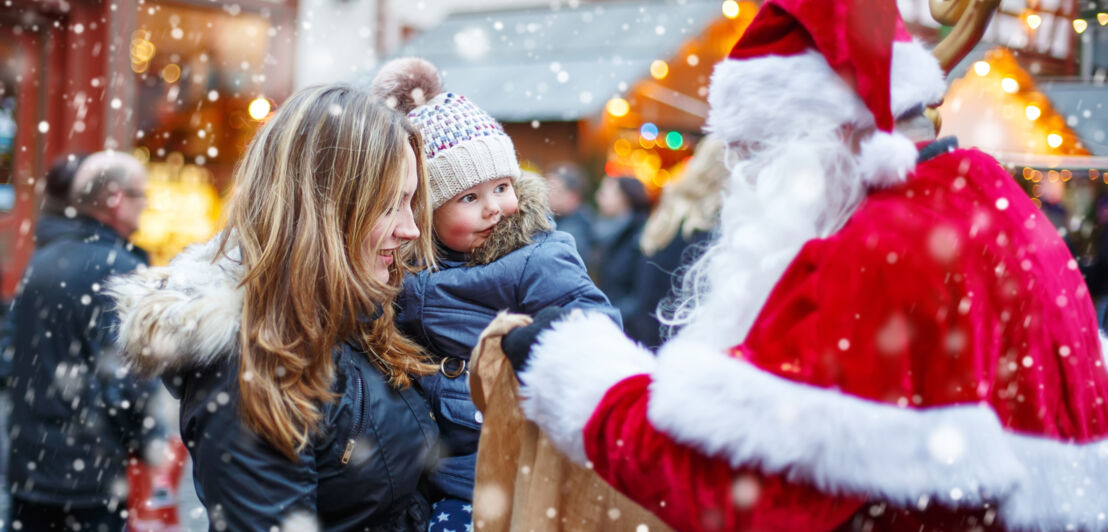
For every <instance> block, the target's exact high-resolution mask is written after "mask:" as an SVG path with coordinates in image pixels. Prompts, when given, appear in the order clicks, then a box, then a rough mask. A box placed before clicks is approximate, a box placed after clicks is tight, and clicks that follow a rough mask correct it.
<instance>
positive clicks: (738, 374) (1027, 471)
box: [521, 150, 1108, 531]
mask: <svg viewBox="0 0 1108 532" xmlns="http://www.w3.org/2000/svg"><path fill="white" fill-rule="evenodd" d="M581 338H589V341H588V343H587V344H583V343H582V342H580V341H579V340H580V339H581ZM585 345H588V346H589V347H590V348H589V349H585ZM592 347H595V349H592ZM521 380H522V381H523V382H524V388H523V393H524V395H525V401H524V405H523V406H524V410H525V412H526V413H527V415H528V416H529V417H530V418H531V419H533V420H535V421H536V422H537V423H538V424H539V425H540V426H541V427H542V428H543V429H544V430H546V431H547V432H548V433H549V434H551V435H552V439H554V440H555V441H556V442H557V443H558V444H559V445H560V446H561V447H562V448H563V449H565V450H566V451H567V452H569V453H570V455H571V456H573V457H575V458H576V459H578V460H587V461H589V462H590V463H591V464H592V466H593V467H594V468H595V469H596V471H597V473H599V474H600V475H601V476H602V477H603V478H605V479H606V480H607V481H608V482H609V483H611V484H612V485H613V486H615V487H616V488H617V489H619V490H621V491H622V492H624V493H626V494H627V495H629V496H630V497H631V498H632V499H634V500H636V501H637V502H639V503H640V504H642V505H643V506H644V507H646V508H647V509H649V510H651V511H653V512H655V513H656V514H657V515H659V516H660V517H662V519H664V520H665V521H666V522H668V523H669V524H671V525H672V526H673V527H674V528H676V529H678V530H834V529H840V528H841V529H862V528H864V527H872V529H874V530H910V531H918V530H921V529H935V530H951V529H955V530H957V529H968V528H973V527H975V526H980V527H984V528H986V529H988V528H997V529H1011V530H1067V529H1074V530H1108V519H1106V516H1105V512H1108V444H1106V443H1102V442H1101V440H1102V439H1103V438H1104V437H1105V436H1108V406H1106V405H1105V404H1104V399H1105V398H1106V397H1108V372H1106V371H1105V367H1104V359H1103V357H1102V354H1101V345H1100V339H1099V337H1098V333H1097V329H1096V319H1095V312H1094V310H1093V306H1092V303H1091V301H1090V298H1089V295H1088V292H1087V289H1086V287H1085V283H1084V281H1083V279H1082V278H1081V276H1080V274H1079V272H1078V270H1077V264H1076V262H1075V261H1074V260H1073V258H1072V256H1071V255H1070V253H1069V251H1068V250H1067V248H1066V247H1065V245H1064V243H1063V242H1062V240H1061V239H1060V238H1059V236H1058V234H1057V232H1056V231H1055V229H1054V228H1053V227H1052V225H1051V224H1050V222H1049V221H1048V220H1047V219H1046V217H1045V216H1044V215H1043V214H1042V213H1041V212H1039V211H1038V209H1036V208H1035V207H1034V206H1033V205H1032V204H1031V203H1030V202H1029V201H1028V200H1027V198H1026V195H1025V194H1024V193H1023V191H1022V190H1020V188H1019V187H1018V186H1017V185H1016V184H1015V183H1014V182H1013V180H1012V178H1011V177H1010V176H1009V175H1008V173H1007V172H1006V171H1004V170H1003V169H1002V168H1001V167H1000V166H999V165H998V164H997V163H996V161H995V160H993V159H992V158H990V157H988V156H986V155H984V154H982V153H980V152H977V151H974V150H957V151H954V152H952V153H948V154H945V155H941V156H939V157H936V158H934V159H931V160H929V161H927V162H925V163H921V164H920V165H918V166H917V168H916V170H915V172H914V174H913V175H912V176H911V177H910V178H909V179H908V181H907V182H906V183H904V184H902V185H900V186H897V187H895V188H892V189H887V190H882V191H875V192H872V193H871V194H870V195H869V196H868V197H867V198H866V199H865V200H864V201H863V203H862V204H861V205H860V206H859V207H858V209H857V210H856V211H855V213H854V215H853V216H852V217H851V219H850V220H849V221H848V222H847V224H846V225H845V226H844V227H843V228H842V229H841V230H840V231H838V232H837V233H835V234H834V235H832V236H830V237H828V238H825V239H818V240H812V241H809V242H808V243H807V244H806V245H805V246H804V247H803V248H802V249H801V250H800V252H799V253H798V254H797V256H796V257H795V259H794V260H793V261H792V263H791V264H790V266H789V267H788V268H787V270H786V271H785V273H784V275H783V276H782V277H781V279H780V280H779V282H778V283H777V285H776V286H775V287H774V289H773V291H772V292H771V294H770V296H769V298H768V300H767V301H766V303H765V305H764V306H763V307H762V309H761V312H760V314H759V316H758V318H757V319H756V321H755V323H754V324H753V326H752V328H751V330H750V332H749V334H748V335H747V338H746V340H745V341H744V342H743V343H742V344H741V345H738V346H735V347H734V348H733V349H731V350H730V352H726V353H721V352H720V350H718V349H715V348H712V347H710V346H707V345H704V344H700V343H698V342H697V340H696V339H695V338H686V337H683V336H679V337H678V338H676V339H674V340H673V341H671V342H669V343H668V344H667V345H665V346H663V348H662V350H661V351H660V353H659V356H658V357H657V359H654V358H652V357H651V356H650V355H649V354H647V353H646V352H644V351H643V350H641V349H639V348H638V347H636V346H633V345H631V344H630V343H629V342H628V341H626V340H625V339H623V338H622V337H621V335H620V334H619V331H618V330H616V328H615V327H614V326H612V325H610V324H608V323H605V322H604V320H601V319H598V318H597V317H595V316H587V317H586V316H578V317H575V318H572V319H570V320H568V321H566V322H563V323H561V324H558V325H557V326H556V327H555V328H554V329H553V330H552V331H549V332H547V333H544V334H543V335H542V336H541V337H540V343H539V344H538V345H537V346H536V349H535V352H534V356H533V358H532V360H531V362H530V366H529V367H528V369H527V371H525V372H524V373H523V374H522V375H521ZM586 420H587V423H586Z"/></svg>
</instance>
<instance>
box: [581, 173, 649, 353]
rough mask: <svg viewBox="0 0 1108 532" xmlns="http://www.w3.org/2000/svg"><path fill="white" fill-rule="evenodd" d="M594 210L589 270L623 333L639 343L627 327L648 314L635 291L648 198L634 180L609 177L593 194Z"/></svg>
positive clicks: (640, 260) (637, 333)
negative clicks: (615, 312)
mask: <svg viewBox="0 0 1108 532" xmlns="http://www.w3.org/2000/svg"><path fill="white" fill-rule="evenodd" d="M596 207H597V213H598V214H599V217H598V219H597V220H596V224H595V232H594V233H593V235H594V238H595V241H594V244H593V249H592V251H591V261H590V263H589V266H590V268H589V270H590V272H591V273H592V274H593V275H594V276H595V277H596V284H597V286H599V287H600V290H601V291H603V292H604V294H605V295H607V296H608V299H609V300H611V302H612V305H613V306H615V307H616V309H618V310H619V313H620V315H621V316H622V317H623V323H624V324H625V325H624V326H625V327H626V331H627V334H628V335H630V336H631V337H632V338H634V339H636V340H639V339H640V334H639V330H638V329H634V328H632V327H630V326H629V325H628V324H632V323H641V322H642V318H641V316H640V314H641V313H644V312H649V311H650V310H649V309H646V308H644V307H643V304H642V300H641V298H640V297H639V294H638V292H637V290H636V282H637V280H638V279H639V277H640V274H639V272H640V270H641V269H642V268H643V266H644V265H645V259H644V258H643V254H642V250H641V249H640V248H639V239H640V238H642V230H643V226H644V225H645V224H646V218H647V216H648V215H649V214H650V198H649V197H647V195H646V187H644V186H643V184H642V182H641V181H639V180H638V179H635V178H634V177H609V178H605V179H604V180H603V181H602V182H601V183H600V188H599V189H597V191H596Z"/></svg>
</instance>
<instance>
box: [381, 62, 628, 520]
mask: <svg viewBox="0 0 1108 532" xmlns="http://www.w3.org/2000/svg"><path fill="white" fill-rule="evenodd" d="M373 90H374V92H375V93H376V94H377V95H378V97H380V98H382V99H384V100H385V101H386V102H387V103H389V104H390V105H393V106H395V107H396V108H397V109H398V110H400V111H401V112H404V113H407V115H408V118H409V119H410V120H411V121H412V123H413V124H414V125H415V126H416V128H418V129H419V130H420V133H421V134H422V135H423V146H424V151H425V155H426V158H427V164H426V168H427V172H428V174H429V175H428V177H429V181H430V191H431V199H432V206H433V208H434V214H433V227H434V234H435V237H436V244H437V246H438V249H437V253H438V255H437V260H438V268H437V269H432V270H424V271H422V272H420V273H418V274H416V275H412V276H409V277H408V278H407V279H406V280H405V282H404V289H403V293H402V294H401V295H400V296H399V297H398V298H397V303H398V305H399V306H400V309H399V312H398V313H397V315H398V317H397V321H398V324H399V326H400V328H401V330H402V331H404V332H405V333H406V334H408V336H409V337H410V338H412V339H414V340H416V341H417V342H419V343H420V344H421V345H422V346H423V347H424V348H425V349H426V350H427V352H428V353H429V354H430V355H431V356H432V357H433V359H434V361H435V362H436V363H438V364H439V367H440V371H439V373H436V374H434V375H431V376H428V377H424V378H422V379H421V380H420V386H421V387H422V389H423V391H424V394H425V396H426V397H427V399H428V401H429V402H430V404H431V408H432V411H433V412H434V413H435V416H436V420H437V422H438V424H439V427H440V431H441V436H442V443H443V446H444V447H445V450H444V452H443V458H441V459H440V460H439V462H438V463H437V464H436V465H435V467H434V468H433V469H432V471H431V474H430V483H431V485H432V488H433V490H434V491H436V492H437V493H434V494H433V496H435V497H438V498H440V500H439V502H438V503H436V505H435V510H434V515H435V516H436V517H435V518H433V519H432V523H433V525H432V530H436V527H435V525H436V524H437V523H438V522H439V518H440V517H442V516H446V518H447V519H449V521H447V519H444V520H443V524H444V525H445V524H448V523H463V525H464V524H465V523H468V522H469V520H470V515H471V514H470V511H471V506H470V501H471V500H472V497H473V480H474V469H475V466H476V458H477V440H478V437H479V435H480V431H481V422H482V418H481V413H480V412H479V411H477V408H476V407H475V406H474V404H473V402H472V401H471V400H470V395H469V383H468V379H467V378H466V373H467V363H468V360H469V355H470V351H472V349H473V347H474V346H475V345H476V343H477V338H478V336H479V335H480V334H481V331H483V330H484V329H485V327H486V326H488V324H489V323H490V322H491V321H492V320H493V318H495V317H496V314H497V313H498V312H500V311H501V310H508V311H511V312H518V313H524V314H531V315H534V314H536V313H538V312H539V311H540V310H542V309H543V308H546V307H548V306H551V305H558V306H562V307H565V308H569V309H572V308H581V309H591V310H599V311H601V312H604V313H605V314H607V315H609V316H611V318H612V319H613V320H614V321H615V322H616V323H621V321H620V316H619V312H618V311H616V310H615V309H614V308H613V307H612V306H611V304H610V303H609V301H608V299H607V298H606V297H605V296H604V294H603V293H602V292H601V291H600V290H599V289H597V287H596V285H594V284H593V282H592V280H591V279H590V278H589V276H588V273H587V272H586V270H585V265H584V262H583V261H582V260H581V257H580V255H579V254H578V253H577V248H576V247H575V245H574V241H573V237H572V236H570V235H569V234H567V233H563V232H561V231H554V230H553V227H552V225H553V224H552V221H551V214H550V209H549V206H548V203H547V198H546V188H545V187H546V183H545V181H544V180H543V178H542V177H541V176H538V175H534V174H529V173H524V172H522V171H521V170H520V167H519V163H518V162H517V161H516V155H515V148H514V147H513V145H512V141H511V139H510V138H509V137H508V135H507V134H505V133H504V129H503V128H502V127H501V126H500V124H499V123H497V122H496V120H494V119H493V118H492V117H491V116H489V115H488V114H487V113H485V112H484V111H482V110H481V109H480V108H478V107H477V106H476V105H474V104H473V102H471V101H469V100H468V99H466V97H465V96H461V95H457V94H453V93H450V92H442V85H441V81H440V78H439V76H438V72H437V71H436V70H435V67H434V66H432V65H431V64H430V63H428V62H426V61H424V60H421V59H413V58H407V59H397V60H395V61H393V62H391V63H389V64H387V65H385V66H384V67H383V68H382V70H381V72H380V73H379V74H378V75H377V77H376V78H375V79H374V81H373ZM455 519H461V521H455Z"/></svg>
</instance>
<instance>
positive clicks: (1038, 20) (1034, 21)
mask: <svg viewBox="0 0 1108 532" xmlns="http://www.w3.org/2000/svg"><path fill="white" fill-rule="evenodd" d="M1023 21H1024V22H1026V23H1027V27H1028V28H1031V29H1033V30H1034V29H1038V28H1039V26H1041V25H1042V23H1043V17H1040V16H1039V15H1035V14H1031V15H1027V17H1026V18H1024V19H1023Z"/></svg>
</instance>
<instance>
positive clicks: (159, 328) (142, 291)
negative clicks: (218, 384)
mask: <svg viewBox="0 0 1108 532" xmlns="http://www.w3.org/2000/svg"><path fill="white" fill-rule="evenodd" d="M218 247H219V236H218V235H217V236H216V237H215V238H213V239H212V240H210V241H208V242H206V243H204V244H197V245H195V246H191V247H189V248H188V249H186V250H185V251H183V252H182V253H181V254H180V255H178V256H177V257H176V258H174V259H173V261H172V262H171V263H170V264H169V265H168V266H164V267H157V268H147V269H145V270H143V271H139V272H134V273H131V274H128V275H125V276H121V277H115V278H112V279H111V280H110V281H109V282H108V286H107V293H108V295H109V296H110V297H112V299H114V300H115V303H116V308H117V312H118V313H119V335H118V342H119V346H120V349H121V351H122V352H123V355H124V357H125V358H126V359H127V360H128V362H129V363H130V364H131V365H132V366H133V367H134V368H135V369H136V370H137V371H138V372H139V373H141V374H143V375H159V374H162V373H164V372H166V371H170V370H177V369H180V368H183V367H186V366H190V365H204V364H207V363H209V362H211V361H212V360H214V359H216V358H218V357H219V356H226V355H228V354H230V353H231V352H232V351H233V347H234V345H235V342H236V341H237V340H238V332H239V322H240V320H241V315H242V294H243V293H242V289H241V288H239V286H238V283H239V280H240V279H241V278H242V266H241V264H240V263H239V262H238V257H237V251H238V250H237V248H236V249H235V250H233V252H232V255H234V256H233V257H228V256H226V255H223V256H220V257H219V258H218V260H215V261H214V262H213V258H214V257H215V255H216V251H217V250H218Z"/></svg>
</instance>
